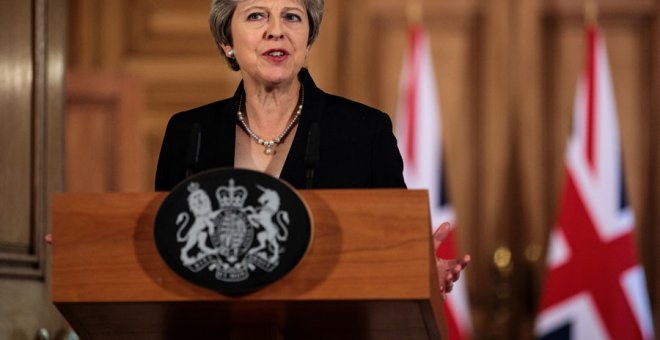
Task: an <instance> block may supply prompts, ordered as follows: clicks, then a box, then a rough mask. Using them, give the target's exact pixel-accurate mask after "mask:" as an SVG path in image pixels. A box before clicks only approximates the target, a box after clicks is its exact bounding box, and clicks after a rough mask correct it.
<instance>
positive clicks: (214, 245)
mask: <svg viewBox="0 0 660 340" xmlns="http://www.w3.org/2000/svg"><path fill="white" fill-rule="evenodd" d="M311 234H312V221H311V214H310V213H309V210H308V209H307V206H306V205H305V204H304V202H303V201H302V199H301V198H300V196H298V194H297V193H296V191H295V189H293V188H292V187H291V186H289V185H288V184H286V183H284V182H282V181H280V180H279V179H277V178H274V177H271V176H269V175H266V174H263V173H261V172H256V171H251V170H244V169H233V168H222V169H214V170H209V171H205V172H202V173H199V174H196V175H194V176H192V177H189V178H188V179H186V180H185V181H183V182H181V183H180V184H178V185H177V186H176V187H175V188H174V189H173V190H172V192H170V194H169V195H168V196H167V197H166V198H165V200H164V201H163V204H162V205H161V206H160V208H159V210H158V213H157V215H156V221H155V225H154V238H155V241H156V247H157V248H158V252H159V253H160V255H161V257H162V258H163V260H165V262H166V263H167V264H168V266H169V267H170V268H172V269H173V270H174V271H175V272H176V273H177V274H178V275H180V276H182V277H183V278H184V279H186V280H188V281H190V282H192V283H194V284H197V285H200V286H203V287H206V288H210V289H213V290H216V291H218V292H221V293H224V294H228V295H238V294H245V293H249V292H252V291H255V290H257V289H259V288H262V287H264V286H265V285H268V284H270V283H272V282H275V281H277V280H278V279H280V278H281V277H283V276H284V275H286V274H287V273H288V272H289V271H291V270H292V269H293V268H294V267H295V266H296V265H297V264H298V262H300V260H301V259H302V258H303V256H304V255H305V253H306V251H307V249H308V247H309V244H310V240H311Z"/></svg>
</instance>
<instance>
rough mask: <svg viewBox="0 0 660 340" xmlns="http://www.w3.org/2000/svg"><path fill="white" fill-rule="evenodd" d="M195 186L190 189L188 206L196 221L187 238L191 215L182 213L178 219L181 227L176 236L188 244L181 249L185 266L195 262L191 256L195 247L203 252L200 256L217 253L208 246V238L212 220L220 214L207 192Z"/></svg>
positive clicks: (192, 184) (211, 228) (177, 221)
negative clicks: (214, 208) (215, 209)
mask: <svg viewBox="0 0 660 340" xmlns="http://www.w3.org/2000/svg"><path fill="white" fill-rule="evenodd" d="M195 184H196V183H191V185H190V186H189V188H188V190H189V191H190V195H188V206H189V207H190V211H192V213H193V215H194V216H195V220H194V221H193V223H192V225H191V226H190V228H188V232H186V233H185V236H184V235H182V234H183V231H184V230H185V229H186V226H188V224H189V222H190V215H188V213H187V212H182V213H180V214H179V215H178V216H177V219H176V224H177V225H178V226H179V230H178V231H177V234H176V238H177V241H179V242H186V245H185V246H184V247H183V248H181V256H180V257H181V262H183V264H184V265H189V264H191V263H193V262H195V258H194V257H191V256H190V255H189V252H190V251H191V250H192V249H193V247H194V246H197V247H198V248H199V251H200V252H201V253H200V254H199V255H198V256H200V255H201V256H204V255H208V254H213V253H216V252H217V251H216V250H215V249H213V248H210V247H209V246H208V245H207V238H208V235H209V233H212V232H213V221H212V220H213V218H214V217H215V216H216V215H217V214H218V212H217V211H213V207H212V206H211V199H210V198H209V196H208V195H207V194H206V192H205V191H204V190H202V189H200V188H199V186H198V185H195Z"/></svg>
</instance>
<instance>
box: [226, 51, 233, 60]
mask: <svg viewBox="0 0 660 340" xmlns="http://www.w3.org/2000/svg"><path fill="white" fill-rule="evenodd" d="M227 57H228V58H229V59H234V50H233V49H231V50H229V51H228V52H227Z"/></svg>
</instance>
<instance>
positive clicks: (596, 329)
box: [535, 26, 653, 339]
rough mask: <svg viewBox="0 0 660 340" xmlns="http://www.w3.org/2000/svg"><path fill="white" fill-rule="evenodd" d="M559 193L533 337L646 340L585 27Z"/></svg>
mask: <svg viewBox="0 0 660 340" xmlns="http://www.w3.org/2000/svg"><path fill="white" fill-rule="evenodd" d="M586 42H587V55H586V65H585V71H584V74H583V76H582V77H581V79H580V81H579V83H578V88H577V95H576V99H575V105H574V108H573V110H574V117H573V128H572V133H571V137H570V140H569V143H568V149H567V152H566V165H565V176H564V177H565V179H564V187H563V194H562V197H561V202H560V204H559V213H558V219H557V224H556V226H555V228H554V230H553V232H552V234H551V236H550V244H549V250H548V258H547V265H548V273H547V277H546V282H545V288H544V292H543V295H542V298H541V305H540V313H539V315H538V317H537V320H536V327H535V332H536V336H537V338H540V339H652V338H653V325H652V318H651V309H650V305H649V299H648V293H647V290H646V279H645V277H644V270H643V268H642V266H641V265H640V263H639V260H638V257H637V251H636V247H635V237H634V230H633V229H634V224H635V221H634V215H633V212H632V210H631V208H630V206H629V205H628V200H627V198H626V192H625V185H624V179H623V165H622V159H621V143H620V141H619V128H618V123H617V111H616V104H615V101H614V93H613V91H612V82H611V77H610V71H609V65H608V59H607V54H606V50H605V42H604V40H603V38H602V37H601V36H600V34H599V32H598V29H597V27H595V26H591V27H588V28H587V34H586Z"/></svg>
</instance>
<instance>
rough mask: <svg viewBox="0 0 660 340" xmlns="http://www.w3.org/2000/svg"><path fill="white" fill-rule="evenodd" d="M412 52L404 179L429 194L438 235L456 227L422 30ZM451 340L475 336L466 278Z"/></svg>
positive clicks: (450, 303)
mask: <svg viewBox="0 0 660 340" xmlns="http://www.w3.org/2000/svg"><path fill="white" fill-rule="evenodd" d="M409 43H410V49H409V50H408V53H407V54H406V57H407V59H406V61H405V62H404V67H403V71H402V73H401V84H400V98H399V109H398V113H397V125H396V136H397V140H398V142H399V147H400V149H401V153H402V156H403V161H404V164H405V167H404V171H403V176H404V178H405V180H406V184H407V185H408V187H409V188H411V189H428V191H429V195H430V197H429V201H430V206H431V225H432V228H433V229H434V230H435V229H436V228H438V227H439V226H440V224H441V223H442V222H450V223H452V224H454V209H453V208H452V206H451V204H450V203H449V200H448V197H447V194H446V185H445V183H444V174H445V172H444V169H443V166H442V147H441V135H440V134H441V131H440V129H438V127H439V125H440V124H439V121H440V105H439V104H438V92H437V88H436V84H435V73H434V72H433V59H432V58H431V49H430V44H429V38H428V36H427V34H426V32H425V31H424V30H423V29H422V27H421V26H419V25H414V26H412V27H411V29H410V41H409ZM455 234H456V233H455V231H451V232H450V233H449V235H448V236H447V237H446V238H445V240H444V241H443V243H442V246H440V248H439V249H438V253H437V254H436V255H438V256H441V257H443V258H447V259H450V258H456V257H457V255H458V251H457V249H456V240H455V239H454V237H455ZM443 308H444V311H445V316H446V317H447V326H448V336H449V339H451V340H466V339H469V338H470V337H471V334H472V320H471V318H470V306H469V303H468V298H467V283H466V275H465V273H463V274H461V279H460V280H458V281H457V282H456V283H455V284H454V289H453V290H452V292H451V294H449V295H448V296H447V299H446V300H445V301H444V304H443Z"/></svg>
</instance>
